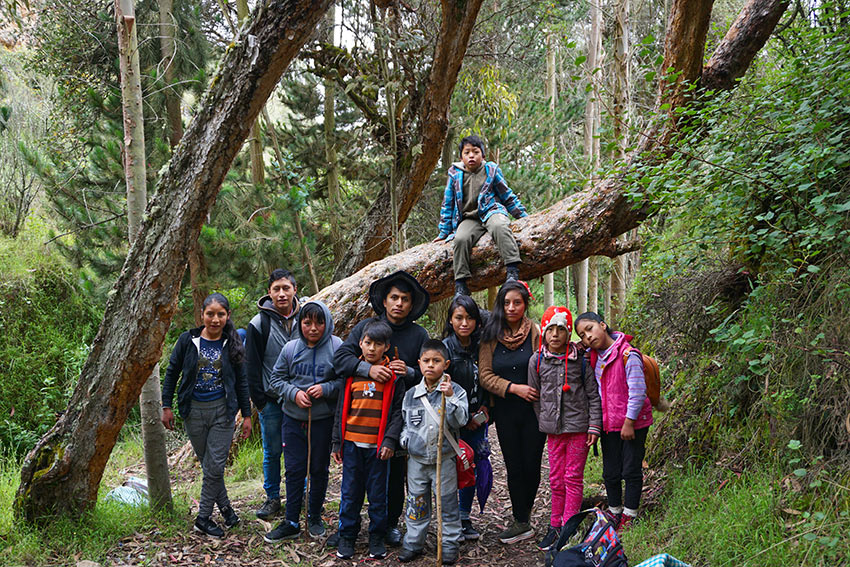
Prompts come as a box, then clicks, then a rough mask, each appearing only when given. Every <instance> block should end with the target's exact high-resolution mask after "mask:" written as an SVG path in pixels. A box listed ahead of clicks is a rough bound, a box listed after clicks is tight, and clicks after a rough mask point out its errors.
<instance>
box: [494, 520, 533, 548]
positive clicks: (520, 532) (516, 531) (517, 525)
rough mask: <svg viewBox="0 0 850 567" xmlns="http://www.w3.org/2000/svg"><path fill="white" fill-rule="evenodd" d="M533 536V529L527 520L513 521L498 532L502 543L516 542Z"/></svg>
mask: <svg viewBox="0 0 850 567" xmlns="http://www.w3.org/2000/svg"><path fill="white" fill-rule="evenodd" d="M531 537H534V530H532V529H531V524H529V523H528V522H516V521H515V522H514V523H513V524H512V525H511V527H509V528H508V529H506V530H505V531H503V532H502V533H500V534H499V541H501V542H502V543H508V544H510V543H516V542H518V541H522V540H524V539H528V538H531Z"/></svg>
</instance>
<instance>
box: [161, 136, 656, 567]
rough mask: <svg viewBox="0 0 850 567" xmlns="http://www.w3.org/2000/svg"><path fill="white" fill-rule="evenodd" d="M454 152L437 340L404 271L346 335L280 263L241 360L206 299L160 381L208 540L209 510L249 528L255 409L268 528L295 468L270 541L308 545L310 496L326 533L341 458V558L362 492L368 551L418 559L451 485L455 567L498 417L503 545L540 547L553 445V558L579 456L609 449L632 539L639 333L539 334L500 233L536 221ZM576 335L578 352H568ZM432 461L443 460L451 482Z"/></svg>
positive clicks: (447, 520)
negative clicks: (237, 458)
mask: <svg viewBox="0 0 850 567" xmlns="http://www.w3.org/2000/svg"><path fill="white" fill-rule="evenodd" d="M460 150H461V154H462V158H463V161H462V163H459V164H455V165H454V166H453V170H452V172H451V173H450V177H449V182H448V184H447V187H446V197H445V202H444V207H443V214H442V221H441V224H440V237H439V238H438V239H451V238H452V237H453V236H455V237H456V238H455V246H454V252H455V283H456V295H455V297H454V298H453V300H452V302H451V304H450V306H449V309H448V313H447V314H446V320H445V326H444V330H443V337H442V340H438V339H431V338H429V336H428V333H427V331H426V330H425V329H424V328H422V327H421V326H420V325H418V324H416V323H415V321H416V320H417V319H418V318H419V317H420V316H421V315H422V314H424V312H425V310H426V309H427V307H428V304H429V300H430V298H429V295H428V292H427V291H426V290H425V289H424V288H423V287H422V286H421V284H420V283H419V282H418V281H417V280H416V279H415V278H414V277H413V276H411V275H410V274H408V273H406V272H402V271H400V272H396V273H393V274H390V275H388V276H386V277H384V278H381V279H379V280H377V281H375V282H373V283H372V285H371V286H370V289H369V300H370V302H371V305H372V308H373V310H374V311H375V314H376V315H375V317H372V318H370V319H367V320H364V321H361V322H359V323H358V324H357V325H356V326H355V327H354V328H353V329H352V330H351V332H350V333H349V335H348V337H347V338H346V340H345V341H342V340H340V339H339V338H338V337H336V336H335V335H334V334H333V330H334V322H333V316H332V314H331V313H330V311H329V310H328V308H327V307H326V306H325V305H324V304H323V303H322V302H321V301H316V300H312V301H306V302H303V303H302V301H301V300H300V299H299V298H298V297H297V285H296V282H295V278H294V277H293V276H292V274H290V273H289V272H288V271H286V270H282V269H277V270H275V271H273V272H272V273H271V275H270V277H269V287H268V294H267V295H265V296H264V297H263V298H261V299H260V300H259V301H258V304H257V309H258V314H257V315H256V316H255V317H254V318H253V319H252V320H251V322H250V324H249V325H248V328H247V333H246V342H245V346H244V348H243V345H242V342H241V340H240V339H239V337H238V335H237V334H236V331H235V329H234V325H233V322H232V320H231V318H230V314H231V313H230V306H229V304H228V302H227V299H226V298H225V297H224V296H223V295H221V294H213V295H210V296H209V297H208V298H207V299H206V301H205V302H204V305H203V323H204V324H203V326H201V327H199V328H197V329H192V330H190V331H187V332H185V333H183V334H182V335H181V336H180V338H179V339H178V341H177V344H176V346H175V348H174V350H173V351H172V354H171V358H170V362H169V366H168V370H167V371H166V374H165V379H164V383H163V389H162V405H163V413H162V422H163V424H164V425H165V426H166V427H167V428H168V429H172V428H173V427H174V415H173V412H172V409H171V408H172V403H173V397H174V392H175V389H176V390H177V398H178V409H179V412H180V414H181V417H182V418H183V421H184V425H185V428H186V432H187V434H188V436H189V439H190V441H191V443H192V446H193V448H194V450H195V452H196V454H197V456H198V458H199V460H200V462H201V465H202V472H203V481H202V489H201V496H200V502H199V510H198V516H197V517H196V519H195V523H194V529H195V530H196V531H198V532H200V533H203V534H207V535H209V536H213V537H222V536H223V535H224V531H223V530H222V528H221V527H219V526H218V524H217V523H216V522H215V521H214V520H213V519H212V513H213V511H214V507H215V506H218V509H219V512H220V515H221V518H222V520H223V523H224V527H225V528H231V527H233V526H235V525H236V524H237V523H238V522H239V517H238V515H237V514H236V512H235V511H234V510H233V508H232V506H231V505H230V501H229V499H228V496H227V490H226V488H225V486H224V480H223V470H224V465H225V462H226V460H227V455H228V451H229V447H230V443H231V439H232V432H233V423H234V418H235V415H236V413H237V411H241V412H242V416H243V418H244V420H243V424H242V434H243V435H244V436H247V435H248V433H249V432H250V428H251V417H250V416H251V401H253V404H254V406H255V407H256V408H257V410H258V414H259V419H260V425H261V430H262V438H263V477H264V482H263V488H264V491H265V494H266V498H265V501H264V503H263V505H262V506H261V507H260V508H259V509H258V510H256V511H255V514H256V515H257V517H259V518H261V519H270V518H272V517H274V516H275V515H276V514H278V513H279V512H280V510H281V508H282V506H281V499H280V483H281V464H280V458H281V455H282V456H283V458H284V465H285V477H286V478H285V489H286V503H285V513H284V514H285V515H284V518H283V520H282V521H281V522H280V523H279V524H278V525H277V526H275V527H274V529H272V530H271V531H270V532H269V533H267V534H265V536H264V539H265V540H266V541H267V542H279V541H282V540H286V539H289V538H294V537H298V536H299V534H300V532H301V528H300V516H301V511H302V507H303V501H304V497H305V492H306V490H305V484H306V485H307V486H309V493H308V494H307V495H306V496H307V510H306V519H307V522H306V524H307V525H306V527H307V531H308V533H309V534H310V535H311V536H313V537H323V536H325V535H326V534H327V528H326V526H325V523H324V520H323V519H322V514H323V509H324V502H325V496H326V492H327V487H328V480H329V467H330V459H331V457H332V458H333V459H334V461H336V462H337V463H339V464H341V465H342V482H341V488H340V505H339V522H338V529H337V531H336V533H335V534H332V535H331V536H330V537H329V538H328V540H327V541H328V543H329V544H330V545H336V546H337V556H339V557H341V558H351V557H353V555H354V553H355V541H356V539H357V536H358V533H359V531H360V524H361V521H360V512H361V508H362V506H363V502H364V497H368V515H369V538H368V540H369V543H368V554H369V556H370V557H372V558H381V557H384V556H385V554H386V552H387V545H390V546H396V545H402V550H401V551H400V553H399V560H400V561H402V562H408V561H412V560H414V559H416V558H417V557H419V556H420V555H422V553H423V550H424V545H425V536H426V533H427V531H428V527H429V523H430V519H431V515H432V514H431V501H432V490H433V489H435V488H436V487H437V486H438V484H439V488H440V493H441V495H442V497H441V501H440V505H441V509H442V514H441V520H442V546H443V554H442V560H443V563H444V564H453V563H455V562H456V561H457V560H458V557H459V552H460V544H461V542H462V541H465V540H475V539H478V538H479V537H480V534H479V532H478V531H477V530H476V529H475V527H474V526H473V524H472V522H471V519H470V515H471V512H472V504H473V500H474V498H475V495H476V488H478V491H477V493H478V498H479V504H480V505H481V506H482V508H483V499H484V498H486V490H485V492H484V495H483V496H484V498H482V491H481V488H482V487H486V486H488V482H490V483H491V482H492V478H487V477H488V475H492V469H491V467H490V466H489V464H490V463H489V460H488V455H489V452H490V451H489V440H488V431H489V425H490V424H491V423H494V424H495V426H496V432H497V435H498V439H499V444H500V447H501V449H502V454H503V458H504V465H505V467H504V469H505V471H506V474H507V481H508V491H509V496H510V499H511V509H512V514H513V523H512V524H511V525H509V526H508V527H507V528H506V529H505V530H504V531H503V532H501V533H499V534H498V536H497V537H498V539H499V540H500V541H501V542H503V543H506V544H510V543H515V542H518V541H522V540H524V539H528V538H531V537H533V535H534V530H533V529H532V527H531V523H530V515H531V510H532V507H533V504H534V501H535V499H536V496H537V491H538V486H539V481H540V471H541V460H542V453H543V448H544V446H546V447H547V448H548V454H549V465H550V472H549V481H550V492H551V514H550V525H549V528H548V530H547V531H546V532H545V535H544V536H543V537H542V539H541V540H540V542H539V544H538V545H539V547H540V548H541V549H548V548H549V547H551V546H552V545H553V544H554V543H555V542H556V541H557V539H558V536H559V530H560V529H561V527H562V526H563V525H564V524H565V523H566V521H567V520H568V519H569V518H570V517H571V516H572V515H573V514H575V513H577V512H578V511H579V510H580V507H581V503H582V493H583V477H584V467H585V462H586V460H587V456H588V450H589V447H591V446H592V445H593V444H594V443H595V442H596V441H597V439H598V440H600V441H601V444H602V454H603V479H604V482H605V487H606V492H607V496H608V506H609V508H610V511H611V512H612V513H613V514H615V516H616V517H617V519H618V522H619V525H620V526H621V527H622V526H626V525H628V523H629V522H630V521H632V520H633V519H634V518H635V516H636V515H637V510H638V505H639V501H640V493H641V489H642V468H641V464H642V461H643V453H644V445H645V441H646V434H647V431H648V427H649V425H650V424H651V423H652V411H651V406H650V404H649V400H648V399H647V397H646V392H645V386H644V382H643V366H642V364H643V363H642V358H641V355H640V353H639V352H638V351H637V350H636V349H633V348H632V347H631V345H629V342H628V341H629V339H630V338H631V337H628V336H626V335H624V334H622V333H617V332H613V331H612V330H611V329H609V328H608V326H607V325H606V324H605V322H604V321H603V320H602V319H601V318H600V317H599V316H598V315H597V314H595V313H583V314H581V315H580V316H579V317H578V318H577V319H576V320H575V322H573V321H572V319H571V314H570V312H569V311H568V310H567V309H566V308H563V307H550V308H549V309H547V311H546V313H545V314H544V316H543V319H542V321H541V324H540V326H539V327H538V325H537V324H536V322H532V321H531V320H530V319H529V317H528V315H527V312H528V308H529V303H530V300H531V295H530V292H529V289H528V286H527V285H526V284H525V283H524V282H522V281H520V280H519V279H518V266H519V251H518V247H517V246H516V242H515V240H514V239H513V236H512V235H511V233H510V229H509V228H507V229H506V230H507V233H505V227H507V222H508V221H507V213H508V212H510V213H512V214H514V215H515V216H524V215H525V214H526V213H525V209H524V208H523V207H522V204H521V203H520V202H519V200H518V199H517V198H516V196H515V195H513V194H512V193H511V191H510V189H509V188H508V187H507V185H506V184H505V183H504V178H503V176H502V174H501V171H500V170H499V168H498V166H497V165H496V164H494V163H492V162H485V161H484V160H483V155H484V152H483V150H484V148H483V144H482V143H481V141H480V140H479V139H477V137H474V136H473V137H469V138H464V140H463V141H462V142H461V145H460ZM503 217H504V218H503ZM485 231H486V232H490V233H491V234H492V235H493V237H494V240H495V241H496V243H497V246H498V248H499V250H500V252H501V253H502V256H503V259H504V260H505V263H506V265H507V268H508V269H507V272H508V274H507V275H508V277H507V280H506V282H505V284H504V285H503V286H502V288H501V290H500V291H499V294H498V295H497V298H496V301H495V303H494V305H493V308H492V312H491V313H489V314H488V315H487V316H485V312H483V310H481V309H479V307H478V305H477V304H476V303H475V301H474V300H473V299H472V298H471V297H470V296H469V289H468V287H467V285H466V282H467V279H468V277H469V255H470V254H469V253H470V250H471V247H472V246H473V245H474V243H475V241H477V240H478V238H480V236H482V235H483V234H484V232H485ZM508 240H510V241H511V242H512V243H513V246H511V245H510V243H509V242H508ZM573 329H574V330H575V332H576V333H577V335H578V337H579V338H580V339H581V340H580V342H571V341H570V336H571V333H572V331H573ZM178 378H180V382H179V387H178ZM441 422H442V424H441ZM441 431H442V433H441ZM441 437H442V439H443V442H442V445H440V446H438V444H439V441H438V440H439V439H440V438H441ZM458 440H460V442H461V445H463V444H466V445H468V447H470V448H471V449H472V453H473V455H474V456H473V459H472V460H473V462H474V463H475V464H476V465H477V466H476V467H475V475H476V479H475V485H473V486H466V487H463V488H461V489H460V490H458V473H457V469H456V466H455V465H456V459H457V458H458V457H457V455H459V454H461V453H462V451H463V449H462V448H461V447H459V446H458V442H459V441H458ZM438 456H439V459H440V460H441V461H442V463H443V466H442V467H441V470H440V474H439V475H438V474H437V461H438ZM305 481H307V482H306V483H305ZM623 481H625V494H623V486H622V484H623ZM476 485H477V487H476ZM405 489H406V490H405ZM405 492H406V498H405ZM402 516H403V517H404V522H405V526H406V530H405V531H406V533H405V534H404V535H402V532H401V530H400V525H399V522H400V519H401V517H402Z"/></svg>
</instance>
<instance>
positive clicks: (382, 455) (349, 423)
mask: <svg viewBox="0 0 850 567" xmlns="http://www.w3.org/2000/svg"><path fill="white" fill-rule="evenodd" d="M391 337H392V328H391V327H390V326H389V325H388V324H387V323H386V322H385V321H383V320H381V319H377V318H376V319H374V320H373V321H371V322H370V323H368V324H367V325H366V326H365V327H364V328H363V335H362V336H361V339H360V349H361V351H362V353H363V355H362V357H363V359H364V360H365V361H366V362H368V363H369V364H373V365H377V364H381V365H383V366H387V367H388V366H389V363H390V360H389V358H388V357H387V356H386V352H387V349H389V346H390V338H391ZM399 380H400V378H399V377H397V376H395V373H393V379H392V380H388V381H387V382H378V381H375V380H372V379H371V378H363V377H360V376H351V377H349V378H348V379H347V380H346V381H345V388H344V389H343V391H342V395H341V396H339V401H338V403H337V409H336V419H335V422H334V429H333V440H332V452H333V458H334V460H335V461H336V462H337V463H341V464H342V486H341V488H340V493H341V499H340V504H339V535H340V539H339V547H338V548H337V552H336V554H337V557H341V558H343V559H350V558H351V557H353V556H354V542H355V540H356V539H357V534H358V532H359V531H360V509H361V508H362V507H363V497H364V496H365V495H368V496H369V556H370V557H372V558H382V557H384V556H385V555H386V553H387V549H386V546H385V544H384V536H385V535H386V532H387V472H388V468H387V460H388V459H389V458H390V457H392V456H393V454H394V453H395V450H396V448H397V447H398V440H399V436H400V435H401V429H402V425H403V421H402V417H401V405H402V401H403V400H404V391H405V390H404V385H403V383H402V384H399Z"/></svg>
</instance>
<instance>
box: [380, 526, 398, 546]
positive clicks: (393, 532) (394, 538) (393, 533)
mask: <svg viewBox="0 0 850 567" xmlns="http://www.w3.org/2000/svg"><path fill="white" fill-rule="evenodd" d="M401 538H402V535H401V530H400V529H398V528H390V529H388V530H387V535H385V536H384V542H385V543H386V544H387V545H388V546H390V547H398V546H399V545H401Z"/></svg>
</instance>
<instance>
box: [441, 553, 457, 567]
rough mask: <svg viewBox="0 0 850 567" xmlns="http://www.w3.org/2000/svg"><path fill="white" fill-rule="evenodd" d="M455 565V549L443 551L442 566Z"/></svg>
mask: <svg viewBox="0 0 850 567" xmlns="http://www.w3.org/2000/svg"><path fill="white" fill-rule="evenodd" d="M455 563H457V549H450V550H446V549H444V550H443V565H454V564H455Z"/></svg>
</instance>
